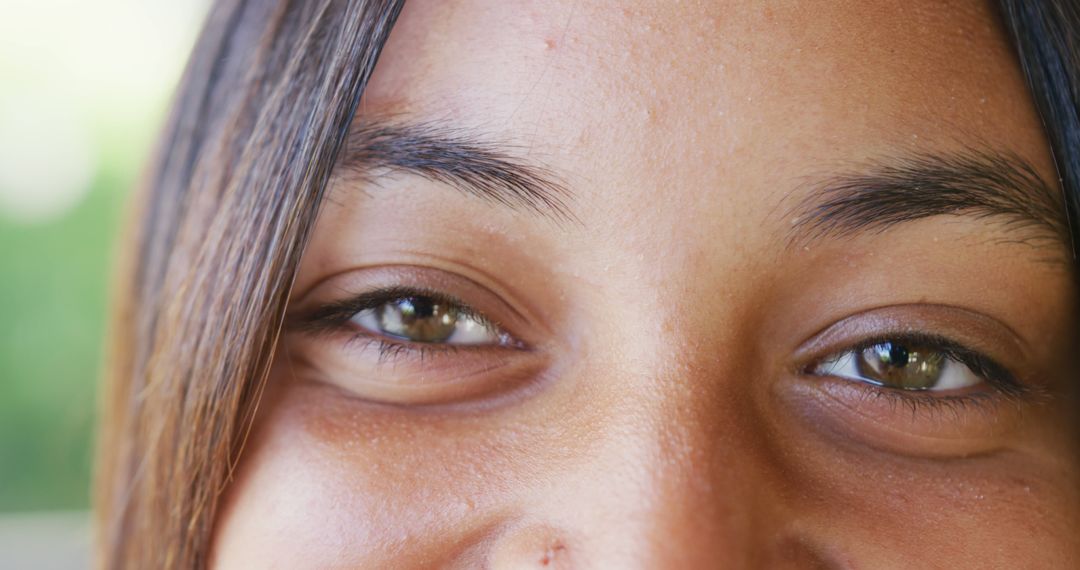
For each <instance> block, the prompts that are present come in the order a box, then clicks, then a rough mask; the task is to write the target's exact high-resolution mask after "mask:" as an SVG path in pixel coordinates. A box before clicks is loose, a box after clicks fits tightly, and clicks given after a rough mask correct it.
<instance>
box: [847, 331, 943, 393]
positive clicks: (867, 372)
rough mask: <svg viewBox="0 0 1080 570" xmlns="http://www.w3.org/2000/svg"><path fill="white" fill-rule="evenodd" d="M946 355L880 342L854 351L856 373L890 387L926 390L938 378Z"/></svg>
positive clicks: (939, 378)
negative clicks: (856, 351)
mask: <svg viewBox="0 0 1080 570" xmlns="http://www.w3.org/2000/svg"><path fill="white" fill-rule="evenodd" d="M945 361H946V357H945V355H944V354H942V352H941V351H940V350H934V349H931V348H928V347H921V346H904V345H902V344H898V343H893V342H883V343H880V344H875V345H874V346H871V347H869V348H866V349H863V350H861V351H859V352H858V353H856V355H855V366H856V368H857V369H858V372H859V374H860V375H861V376H862V377H864V378H866V379H867V380H871V381H874V382H879V383H881V384H882V385H883V386H888V387H890V388H901V389H904V390H929V389H931V388H933V387H934V386H936V385H937V383H938V382H939V381H940V380H941V372H942V370H943V369H944V367H945Z"/></svg>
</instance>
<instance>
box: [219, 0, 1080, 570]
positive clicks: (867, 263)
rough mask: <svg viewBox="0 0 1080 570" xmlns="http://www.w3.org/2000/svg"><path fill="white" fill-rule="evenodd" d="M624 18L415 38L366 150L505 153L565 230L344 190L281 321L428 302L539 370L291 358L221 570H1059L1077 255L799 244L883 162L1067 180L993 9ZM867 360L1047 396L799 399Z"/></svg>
mask: <svg viewBox="0 0 1080 570" xmlns="http://www.w3.org/2000/svg"><path fill="white" fill-rule="evenodd" d="M619 6H620V7H618V8H613V7H612V4H611V3H609V2H599V1H577V2H570V1H561V0H558V1H557V0H552V1H546V2H516V1H514V2H510V1H507V2H498V3H492V2H474V1H468V0H463V1H459V2H453V3H450V2H434V1H411V2H410V3H409V4H408V6H407V7H406V8H405V11H404V13H403V15H402V17H401V19H400V20H399V22H398V24H397V26H396V28H395V29H394V32H393V33H392V35H391V39H390V42H389V45H388V46H387V48H386V51H385V53H384V55H383V58H382V59H381V60H380V63H379V65H378V67H377V69H376V73H375V76H374V78H373V80H372V84H371V85H370V86H369V88H368V91H367V92H366V93H365V96H364V101H363V103H362V106H361V111H360V120H364V119H365V118H369V117H393V120H395V121H401V122H409V123H412V122H420V123H424V122H432V121H438V122H440V124H446V125H451V126H452V127H453V128H462V129H468V130H470V132H473V131H475V132H480V133H484V136H486V137H488V138H490V139H491V140H495V141H500V142H501V143H506V144H508V145H509V148H510V149H511V150H510V151H508V152H511V153H512V154H513V155H514V156H518V157H521V158H522V159H523V160H528V161H531V162H533V163H537V164H540V165H543V166H544V167H545V168H547V169H548V170H550V171H551V172H553V173H555V174H556V175H557V177H558V178H559V179H560V180H561V181H562V183H563V185H564V186H565V187H566V188H567V190H568V192H569V194H570V195H569V196H568V198H567V199H566V205H567V209H568V210H569V211H570V212H571V213H572V216H573V220H570V221H567V220H564V221H556V220H552V219H550V218H548V217H544V216H539V215H536V214H535V213H530V212H527V211H521V210H511V209H509V208H505V207H501V206H498V205H493V204H492V203H490V202H488V201H484V200H481V199H477V198H470V197H466V196H463V195H462V194H461V193H459V192H457V191H454V190H452V189H450V188H449V187H448V186H447V185H445V184H440V183H437V182H432V181H429V180H426V179H423V178H420V177H418V176H414V175H408V174H396V175H392V176H386V177H381V178H379V179H378V180H377V182H376V183H371V182H370V181H366V180H365V179H363V178H361V177H359V176H355V175H352V174H350V173H349V172H347V171H345V170H344V169H341V170H339V171H338V172H337V173H336V175H335V177H334V180H333V182H332V186H331V191H330V198H329V200H328V202H327V204H326V206H325V208H324V210H323V212H322V214H321V217H320V219H319V222H318V225H317V228H316V231H315V235H314V238H313V241H312V243H311V245H310V247H309V248H308V250H307V252H306V253H305V257H304V261H303V264H302V267H301V269H300V273H299V276H298V278H297V281H296V285H295V289H294V293H293V297H292V301H291V305H290V313H302V312H303V311H304V310H305V309H307V308H310V307H317V306H319V305H320V304H326V303H333V302H336V301H340V300H341V299H343V298H347V297H348V296H350V295H354V294H360V293H364V292H365V291H367V290H369V289H370V288H371V287H373V286H385V285H395V284H396V285H405V286H414V287H425V288H429V289H437V290H440V291H443V292H445V293H446V294H448V295H452V296H454V297H455V298H459V299H461V300H463V301H464V302H466V303H468V304H470V305H471V306H472V307H474V308H475V309H477V310H478V311H480V312H482V313H484V314H485V315H487V316H488V317H490V318H491V319H493V320H495V321H496V322H498V323H500V325H502V326H503V327H502V328H503V330H504V331H505V332H507V333H509V334H510V335H512V336H513V337H515V339H517V340H519V341H521V343H522V344H523V345H527V346H528V347H529V349H528V350H517V349H513V348H507V347H494V348H492V347H488V348H483V347H480V348H478V347H472V348H469V349H466V350H460V351H455V352H446V353H433V354H429V355H428V356H425V357H424V359H423V360H421V359H420V358H419V357H418V356H415V355H413V356H409V355H408V354H405V353H402V354H398V355H395V356H392V357H391V358H389V359H387V358H383V359H380V357H379V355H378V351H377V349H375V348H372V346H371V343H370V338H368V339H367V341H361V342H356V341H355V340H350V339H354V337H353V336H351V335H350V334H348V333H345V332H338V333H333V334H319V335H313V334H308V333H306V332H304V331H297V330H292V329H289V330H286V331H285V332H284V333H283V335H282V339H281V344H280V347H279V350H278V353H277V357H276V360H275V362H274V366H273V371H272V375H271V378H270V380H269V383H268V387H267V391H266V393H265V394H264V397H263V400H262V403H261V405H260V409H259V414H258V417H257V420H256V424H255V426H254V428H253V430H252V433H251V435H250V437H249V439H248V442H247V444H246V447H245V449H244V452H243V454H242V455H241V460H240V464H239V468H238V471H237V474H236V477H235V479H234V480H233V482H232V484H231V485H230V486H229V487H228V489H227V491H226V494H225V497H224V502H223V506H222V510H221V512H220V516H219V518H218V521H217V526H216V529H215V537H214V545H213V549H212V554H213V556H212V561H213V566H215V567H219V568H248V567H260V568H261V567H266V568H270V567H275V568H337V567H397V568H405V567H407V568H428V567H476V566H490V567H493V568H532V567H556V568H764V567H769V568H779V567H785V565H787V566H790V567H797V568H808V567H829V568H831V567H836V568H913V567H919V568H937V567H940V568H970V567H1002V568H1066V567H1075V566H1076V565H1077V561H1078V560H1080V538H1078V536H1080V535H1078V534H1077V533H1076V529H1077V528H1080V496H1078V490H1077V489H1078V488H1080V485H1077V473H1078V472H1080V465H1078V464H1077V460H1076V458H1077V457H1078V455H1077V453H1076V450H1075V447H1074V445H1075V442H1074V441H1072V440H1071V438H1070V437H1069V435H1068V434H1069V432H1068V431H1067V429H1066V428H1065V426H1067V425H1068V422H1067V420H1066V418H1067V417H1068V408H1067V406H1066V404H1065V403H1064V399H1063V398H1061V397H1059V396H1060V394H1061V393H1062V391H1063V387H1064V386H1065V384H1066V383H1067V382H1068V381H1069V376H1068V371H1069V370H1070V368H1069V367H1068V366H1067V364H1068V361H1067V360H1066V359H1067V358H1068V356H1069V353H1070V350H1069V347H1070V346H1072V344H1071V343H1075V340H1076V336H1075V327H1076V323H1075V309H1076V305H1077V303H1076V301H1077V299H1076V290H1075V285H1074V282H1073V281H1071V277H1070V274H1069V270H1068V268H1067V266H1066V265H1065V264H1064V263H1061V262H1055V261H1053V259H1054V258H1062V257H1063V256H1064V255H1065V254H1066V249H1065V245H1064V244H1061V243H1057V242H1052V243H1046V242H1045V241H1042V242H1038V243H1037V244H1034V245H1033V244H1032V243H1020V242H1019V240H1018V239H1017V235H1016V234H1017V233H1018V231H1017V230H1015V229H1009V227H1008V226H1006V225H1005V224H1003V223H1001V222H1000V221H997V220H994V219H986V218H983V219H977V218H974V217H971V216H937V217H932V218H927V219H923V220H919V221H916V222H912V223H908V224H903V225H899V226H895V227H892V228H889V229H887V230H885V231H881V232H876V233H867V234H856V235H850V236H846V237H843V238H836V237H825V238H821V239H815V240H811V241H808V242H805V243H802V242H800V244H799V245H795V246H793V245H792V244H791V243H790V241H789V240H787V239H786V236H787V235H788V234H787V232H788V230H789V228H790V227H791V224H792V219H791V216H790V215H789V213H788V212H789V209H788V208H787V205H788V204H791V203H792V202H793V200H794V201H795V202H797V201H798V199H799V198H801V197H803V196H804V195H805V193H807V192H812V191H813V190H812V189H811V186H812V185H810V186H808V185H807V184H805V183H804V182H805V181H806V180H807V179H808V177H813V176H816V175H819V174H822V173H826V174H827V173H830V172H832V171H833V170H834V169H836V168H838V167H846V166H847V165H859V164H862V163H864V162H865V161H868V160H873V159H880V158H882V157H886V158H887V157H893V156H903V155H904V154H905V153H914V152H923V153H925V152H946V153H947V152H950V151H955V150H958V149H963V148H968V147H978V148H991V149H996V150H1000V151H1005V152H1011V153H1015V154H1016V155H1017V156H1019V157H1021V158H1022V159H1024V160H1026V161H1028V162H1030V163H1031V164H1033V165H1034V166H1035V168H1036V170H1037V171H1038V172H1039V174H1040V175H1041V176H1042V177H1043V178H1044V179H1046V180H1055V176H1054V174H1053V170H1052V166H1051V162H1050V158H1049V150H1048V148H1047V146H1046V144H1045V142H1044V134H1043V132H1042V130H1041V126H1040V122H1039V119H1038V117H1037V115H1036V113H1035V111H1034V108H1033V106H1032V103H1031V100H1030V96H1029V94H1028V91H1027V87H1026V85H1025V82H1024V80H1023V78H1022V75H1021V73H1020V70H1019V68H1018V65H1017V63H1016V62H1015V59H1014V56H1013V55H1012V52H1011V51H1010V47H1009V45H1008V42H1007V38H1006V36H1005V34H1004V31H1003V29H1002V28H1001V26H1000V24H999V23H998V21H997V20H996V16H995V15H994V13H993V12H992V11H991V9H990V7H989V5H983V4H982V3H955V4H949V5H943V4H939V3H936V2H922V1H912V2H904V3H897V2H884V1H882V2H877V1H865V0H860V1H858V2H831V3H820V2H813V3H811V2H786V3H769V4H768V5H767V6H766V5H765V4H763V3H760V2H743V1H737V0H736V1H724V2H664V3H660V2H657V3H644V2H640V3H626V4H622V3H620V4H619ZM1048 259H1050V261H1048ZM883 323H884V324H883ZM883 326H886V328H887V327H888V326H892V327H893V329H890V330H888V331H885V332H894V329H895V328H896V327H900V328H905V329H906V328H911V329H915V330H921V331H927V332H933V333H936V334H940V335H944V336H947V337H949V338H953V339H956V340H957V341H959V342H963V343H966V344H967V345H971V346H974V347H976V348H978V349H979V350H980V351H982V352H984V353H985V354H987V355H988V356H991V357H992V358H993V359H995V360H997V361H999V362H1000V363H1001V364H1002V365H1003V366H1005V367H1006V368H1009V369H1010V370H1012V371H1014V372H1016V374H1017V375H1018V376H1020V377H1022V379H1023V381H1024V382H1025V383H1027V384H1028V385H1029V386H1031V387H1032V393H1031V394H1027V395H1025V396H1021V397H1016V398H1012V399H1007V398H1003V397H1001V396H1000V394H996V393H995V392H994V391H993V389H992V388H987V387H986V386H985V385H983V386H979V387H976V388H975V389H974V392H977V393H979V394H982V395H984V396H987V397H985V398H982V399H979V400H978V401H976V402H974V403H971V402H968V403H961V404H958V403H956V402H955V401H952V403H951V404H948V403H947V404H942V403H940V402H939V403H933V402H929V403H927V402H924V401H922V400H919V402H921V403H912V402H911V401H909V400H902V399H899V397H896V396H889V395H888V394H886V395H884V396H883V395H882V392H881V391H880V390H881V389H876V390H878V391H877V392H875V391H874V390H875V388H874V387H872V386H869V385H867V384H862V383H859V382H857V381H853V380H845V379H841V378H830V377H822V376H820V375H818V376H815V375H813V374H807V373H806V370H805V368H806V365H807V364H808V363H811V362H813V361H814V360H815V358H816V359H820V358H823V357H825V356H828V355H829V354H831V353H835V352H838V351H841V350H842V349H844V348H845V347H850V346H851V345H854V344H857V343H858V342H860V341H862V340H864V339H865V337H866V336H867V335H872V334H874V333H875V332H880V331H879V330H878V329H880V328H881V327H883ZM823 331H832V332H829V333H828V334H824V335H823V334H822V333H823ZM965 402H966V401H965Z"/></svg>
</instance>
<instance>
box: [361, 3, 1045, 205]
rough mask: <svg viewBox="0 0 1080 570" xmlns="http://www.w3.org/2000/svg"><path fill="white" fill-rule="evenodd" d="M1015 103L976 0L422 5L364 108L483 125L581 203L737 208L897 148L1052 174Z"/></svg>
mask: <svg viewBox="0 0 1080 570" xmlns="http://www.w3.org/2000/svg"><path fill="white" fill-rule="evenodd" d="M1028 97H1029V95H1028V92H1027V88H1026V85H1025V83H1024V80H1023V78H1022V75H1021V73H1020V70H1019V67H1018V65H1017V64H1016V62H1015V57H1014V56H1013V54H1012V52H1011V48H1010V46H1009V44H1008V41H1007V38H1006V36H1005V32H1004V30H1003V28H1002V26H1001V24H1000V22H999V21H998V18H997V15H996V14H995V13H994V11H993V8H992V6H991V5H990V3H984V2H962V3H939V2H924V1H921V0H918V1H912V2H894V1H889V0H886V1H877V0H859V1H852V2H844V1H836V2H817V1H815V2H783V3H761V2H751V1H715V2H627V3H612V2H606V1H598V0H597V1H589V0H583V1H559V0H550V1H542V2H526V1H509V2H484V1H469V0H465V1H457V2H436V1H428V0H422V1H418V2H417V1H413V2H410V3H409V4H408V5H407V7H406V9H405V11H404V13H403V15H402V18H401V20H400V21H399V23H398V26H397V27H396V28H395V30H394V33H393V34H392V35H391V39H390V42H389V45H388V46H387V49H386V51H385V53H384V55H383V58H382V60H381V61H380V63H379V66H378V68H377V70H376V74H375V76H374V78H373V81H372V84H371V85H370V87H369V89H368V91H367V92H366V94H365V101H364V105H363V107H362V110H361V116H364V115H371V114H375V115H380V114H391V115H394V116H397V117H403V118H407V119H410V120H439V121H444V120H445V121H448V122H450V123H452V124H460V125H463V126H468V127H471V128H477V129H480V130H483V131H485V132H490V133H493V134H494V136H495V138H496V139H497V140H501V141H506V142H509V143H512V144H513V145H514V146H515V147H517V148H519V149H524V150H525V152H526V153H527V154H528V155H529V156H530V157H531V158H537V159H539V160H540V161H541V162H543V163H545V164H548V165H551V166H553V167H555V168H556V169H557V170H558V171H559V172H561V173H566V178H567V179H568V182H569V184H570V186H571V187H572V188H573V189H575V190H577V191H578V194H579V195H580V196H579V199H578V200H577V201H578V206H579V208H581V209H582V211H583V213H584V214H585V215H590V214H595V213H596V210H598V209H603V210H605V211H607V212H610V211H611V210H612V209H613V208H614V209H617V208H618V207H619V206H620V205H627V206H628V205H629V204H630V203H636V202H640V201H642V200H650V199H655V198H656V197H657V196H659V194H657V192H658V191H662V192H663V194H662V196H663V198H664V199H665V201H668V202H670V203H673V204H676V205H679V204H681V205H683V206H685V205H687V203H693V204H694V205H695V207H698V206H703V207H701V208H700V209H699V211H700V212H701V213H702V215H710V216H711V215H714V214H718V212H717V211H715V209H716V208H721V207H722V208H723V209H725V210H726V211H728V212H730V211H731V210H733V209H734V210H737V211H741V212H744V213H746V214H748V215H751V216H752V217H753V213H752V212H751V211H752V210H754V209H758V210H762V211H764V210H771V209H774V208H775V206H776V204H777V203H778V202H779V201H780V200H782V199H783V197H784V196H785V195H786V194H787V193H790V192H791V191H792V189H793V188H795V187H797V186H798V182H799V180H800V179H801V177H805V176H807V175H813V174H815V173H817V172H820V171H822V170H827V169H828V168H830V167H835V166H837V165H838V164H843V163H845V162H848V161H852V162H855V161H859V160H862V159H870V158H875V157H880V156H882V155H885V156H889V155H897V154H903V153H905V152H927V151H947V150H951V149H955V148H959V147H964V146H976V147H989V148H1000V149H1003V150H1008V151H1010V152H1015V153H1016V154H1018V155H1019V156H1020V157H1021V158H1024V159H1027V160H1028V161H1030V162H1032V163H1033V164H1035V165H1037V167H1038V168H1039V169H1040V170H1041V171H1042V174H1043V175H1044V177H1046V178H1049V179H1052V171H1051V166H1050V163H1049V152H1048V151H1047V148H1046V147H1045V142H1044V135H1043V133H1042V131H1041V128H1040V123H1039V121H1038V118H1037V116H1036V115H1035V112H1034V109H1033V106H1032V104H1031V103H1030V101H1029V99H1028ZM703 196H709V197H715V198H719V199H718V200H709V202H710V203H709V204H705V205H701V202H702V197H703ZM620 200H621V202H620ZM728 215H730V214H728ZM756 217H760V216H756Z"/></svg>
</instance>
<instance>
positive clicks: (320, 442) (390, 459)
mask: <svg viewBox="0 0 1080 570" xmlns="http://www.w3.org/2000/svg"><path fill="white" fill-rule="evenodd" d="M271 383H272V384H273V385H274V386H275V387H274V388H273V389H268V392H267V394H266V395H265V399H264V404H265V405H264V406H263V407H262V408H261V410H260V419H259V421H258V423H257V425H256V427H255V429H254V431H253V435H252V438H251V441H250V442H249V444H248V445H247V447H246V448H245V450H244V454H243V460H242V462H241V465H240V468H239V471H238V475H237V478H236V480H235V481H234V483H233V484H232V485H231V486H230V487H229V489H228V491H227V493H226V496H225V500H224V504H223V510H222V513H221V515H220V516H219V517H218V524H217V528H216V529H215V541H214V548H213V553H214V556H213V559H214V562H215V566H217V567H222V568H234V567H264V566H271V565H273V566H281V567H288V568H326V567H342V566H347V567H365V568H367V567H390V566H393V567H418V566H430V565H433V564H434V565H436V566H438V565H440V564H445V563H446V561H448V560H455V561H460V560H467V559H469V556H470V555H469V551H474V550H475V551H477V552H478V554H476V556H481V554H479V551H481V550H485V549H486V546H485V545H486V543H487V541H488V540H489V539H490V538H491V537H492V536H493V535H494V534H496V533H497V532H498V531H499V529H500V528H502V527H504V526H506V524H507V523H508V520H507V519H508V518H512V517H513V513H515V512H516V511H517V510H518V509H516V508H515V505H517V504H518V503H519V502H520V500H521V499H522V497H523V495H524V494H525V493H526V490H527V489H529V488H530V487H532V486H535V485H536V483H537V481H540V480H543V479H546V478H548V475H549V474H550V472H551V470H552V469H555V468H556V466H558V465H559V464H560V463H561V462H560V460H559V459H558V458H555V457H553V456H552V455H551V454H548V453H546V449H545V448H543V447H542V445H543V444H542V443H541V440H550V438H551V437H553V436H552V435H551V434H546V433H539V432H537V431H526V430H514V429H498V428H494V429H493V428H492V426H491V425H490V424H488V423H485V424H484V425H477V426H470V425H469V423H468V422H464V423H463V422H462V421H461V420H460V419H459V420H456V421H453V422H451V421H447V420H445V419H443V418H441V417H439V416H438V415H436V414H431V415H427V414H424V413H415V412H411V411H403V410H402V409H400V408H397V407H391V406H377V405H371V404H366V403H363V402H359V401H357V400H355V399H350V398H349V397H348V396H345V395H344V394H343V393H342V392H341V391H339V390H338V389H336V388H333V387H330V386H326V385H321V384H316V383H302V382H296V381H286V379H285V378H283V377H282V375H281V374H275V375H274V377H273V378H272V379H271ZM563 439H564V440H566V439H567V438H565V437H564V438H563ZM440 561H441V562H440Z"/></svg>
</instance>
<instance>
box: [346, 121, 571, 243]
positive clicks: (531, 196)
mask: <svg viewBox="0 0 1080 570" xmlns="http://www.w3.org/2000/svg"><path fill="white" fill-rule="evenodd" d="M513 150H515V147H514V146H513V145H511V144H507V143H500V142H497V141H494V140H491V139H490V138H489V137H485V136H483V135H482V134H481V133H479V132H476V131H473V130H468V129H464V128H458V127H451V126H446V125H442V124H438V123H397V122H389V121H385V120H369V121H366V122H364V123H361V124H359V125H358V128H356V129H354V130H353V131H352V132H350V133H349V138H348V140H347V141H346V144H345V148H344V149H343V154H342V158H341V166H342V167H343V168H345V169H347V170H349V171H350V172H352V173H354V174H358V175H360V176H362V177H365V178H368V179H369V180H373V179H374V178H378V177H380V176H385V175H387V174H392V173H409V174H414V175H419V176H421V177H423V178H426V179H428V180H432V181H435V182H440V183H443V184H446V185H448V186H450V187H452V188H455V189H457V190H459V191H461V192H463V193H465V194H467V195H469V196H474V197H477V198H480V199H482V200H484V201H486V202H490V203H494V204H499V205H502V206H506V207H508V208H511V209H513V210H517V211H524V212H529V213H533V214H537V215H540V216H542V217H546V218H550V219H553V220H555V221H559V222H563V221H572V220H574V219H575V218H574V216H573V215H572V214H571V212H570V210H569V208H568V207H567V202H568V200H569V199H570V197H571V193H570V191H569V190H567V188H566V186H565V185H563V183H562V182H561V181H560V180H559V178H558V177H557V176H555V174H554V173H553V172H552V171H551V170H550V169H548V168H546V167H544V166H542V165H539V164H534V163H531V162H528V161H526V160H524V159H522V158H519V157H516V156H514V155H513V154H511V151H513Z"/></svg>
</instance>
